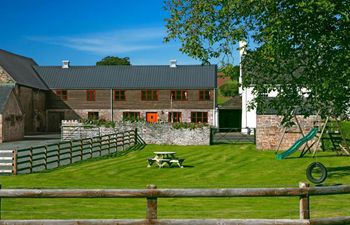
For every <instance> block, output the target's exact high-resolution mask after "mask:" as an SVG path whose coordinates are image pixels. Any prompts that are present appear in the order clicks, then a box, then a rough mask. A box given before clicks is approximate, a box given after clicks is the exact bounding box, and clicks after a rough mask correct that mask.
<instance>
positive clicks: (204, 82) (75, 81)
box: [34, 65, 217, 89]
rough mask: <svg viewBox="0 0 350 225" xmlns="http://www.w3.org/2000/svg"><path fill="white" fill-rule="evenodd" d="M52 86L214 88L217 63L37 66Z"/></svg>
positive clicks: (55, 87) (74, 87) (51, 87)
mask: <svg viewBox="0 0 350 225" xmlns="http://www.w3.org/2000/svg"><path fill="white" fill-rule="evenodd" d="M34 68H35V70H36V71H37V73H38V74H39V75H40V76H41V78H42V79H43V80H44V81H45V83H46V84H47V85H48V87H49V88H50V89H212V88H216V82H217V81H216V72H217V71H216V66H215V65H203V66H202V65H178V66H177V67H176V68H170V67H169V66H168V65H163V66H71V67H69V68H66V69H64V68H62V67H60V66H34Z"/></svg>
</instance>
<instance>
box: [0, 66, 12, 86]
mask: <svg viewBox="0 0 350 225" xmlns="http://www.w3.org/2000/svg"><path fill="white" fill-rule="evenodd" d="M0 83H1V84H9V83H13V84H14V83H15V81H14V80H13V79H12V77H11V76H10V75H9V74H8V73H7V72H6V71H5V70H4V68H2V67H1V66H0Z"/></svg>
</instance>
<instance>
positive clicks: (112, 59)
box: [96, 56, 131, 66]
mask: <svg viewBox="0 0 350 225" xmlns="http://www.w3.org/2000/svg"><path fill="white" fill-rule="evenodd" d="M96 65H97V66H101V65H131V64H130V58H129V57H124V58H119V57H117V56H107V57H104V58H103V59H101V61H98V62H96Z"/></svg>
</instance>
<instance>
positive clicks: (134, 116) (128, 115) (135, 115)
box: [123, 112, 140, 121]
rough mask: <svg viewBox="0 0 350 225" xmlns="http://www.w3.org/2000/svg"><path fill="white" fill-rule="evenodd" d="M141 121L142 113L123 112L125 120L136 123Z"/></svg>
mask: <svg viewBox="0 0 350 225" xmlns="http://www.w3.org/2000/svg"><path fill="white" fill-rule="evenodd" d="M139 119H140V112H123V120H127V121H135V120H139Z"/></svg>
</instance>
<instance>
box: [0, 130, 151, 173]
mask: <svg viewBox="0 0 350 225" xmlns="http://www.w3.org/2000/svg"><path fill="white" fill-rule="evenodd" d="M139 144H142V145H143V144H145V143H144V142H143V141H142V140H141V139H140V137H139V136H138V135H137V130H136V129H135V130H129V131H124V132H120V133H114V134H108V135H103V136H98V137H92V138H85V139H80V140H71V141H62V142H59V143H55V144H49V145H43V146H36V147H29V148H25V149H18V150H13V151H12V150H11V151H12V155H13V156H11V161H10V162H6V163H5V162H3V161H1V158H0V166H1V165H3V166H5V164H6V166H10V168H11V170H9V169H7V170H6V171H5V170H3V171H1V170H0V173H1V172H3V173H4V172H8V173H12V174H14V175H15V174H17V173H32V172H38V171H42V170H47V169H52V168H56V167H60V166H65V165H68V164H72V163H75V162H78V161H82V160H86V159H91V158H96V157H101V156H105V155H109V154H112V153H116V152H120V151H123V150H125V149H128V148H130V147H133V146H136V145H139ZM6 159H7V160H8V159H10V157H7V158H6ZM10 164H11V165H10Z"/></svg>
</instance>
